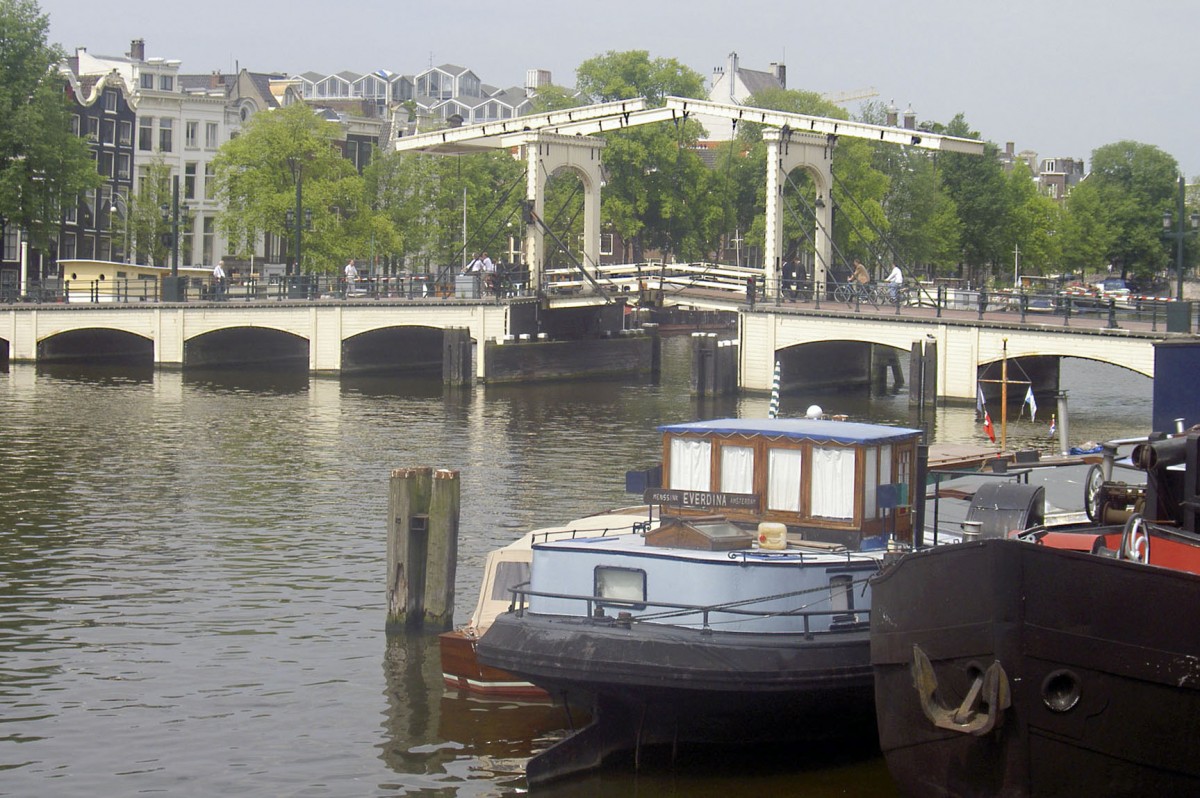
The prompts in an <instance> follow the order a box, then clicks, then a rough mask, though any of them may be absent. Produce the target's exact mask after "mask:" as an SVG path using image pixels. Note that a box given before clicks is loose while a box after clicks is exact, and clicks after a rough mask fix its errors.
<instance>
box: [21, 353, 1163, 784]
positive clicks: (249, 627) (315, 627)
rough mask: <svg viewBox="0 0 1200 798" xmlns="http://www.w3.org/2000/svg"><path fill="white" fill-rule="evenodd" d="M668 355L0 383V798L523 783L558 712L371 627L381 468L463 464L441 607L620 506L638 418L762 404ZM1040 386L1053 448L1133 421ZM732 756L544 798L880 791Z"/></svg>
mask: <svg viewBox="0 0 1200 798" xmlns="http://www.w3.org/2000/svg"><path fill="white" fill-rule="evenodd" d="M687 345H688V341H687V339H669V340H668V341H667V342H666V346H667V357H666V358H665V360H664V372H663V375H662V379H661V381H660V382H658V383H654V382H651V381H647V380H628V381H602V382H588V383H562V384H552V385H544V386H524V387H517V386H479V387H476V388H472V389H456V390H444V389H443V388H442V386H441V384H440V382H439V381H436V380H432V381H431V380H410V379H405V380H396V379H393V378H384V377H357V378H347V379H343V380H335V379H326V378H312V377H309V376H308V375H303V374H297V373H295V372H261V371H234V372H230V371H224V370H223V371H219V372H216V371H214V372H203V373H197V372H192V371H188V372H178V371H159V372H143V371H138V370H136V369H135V370H128V369H122V368H116V367H112V366H107V367H80V366H62V365H60V366H49V367H33V366H27V365H23V364H15V365H13V366H12V367H10V368H9V370H8V371H7V372H5V371H0V463H3V464H4V467H3V468H0V551H2V552H3V554H0V632H2V633H0V740H4V741H6V742H8V743H14V742H20V743H21V745H19V746H17V745H7V746H0V770H3V771H4V777H3V782H2V783H3V787H2V788H0V792H8V793H12V794H20V795H35V794H45V793H51V792H52V793H54V794H56V795H80V796H83V795H87V796H90V795H95V794H120V795H125V794H133V793H138V792H172V791H184V792H188V791H191V792H198V793H206V794H207V793H213V792H218V791H225V790H228V791H229V792H235V793H237V794H240V795H262V796H275V795H280V794H306V793H309V794H343V795H346V794H353V795H357V794H364V793H368V794H369V793H385V794H390V793H397V794H407V793H414V792H423V793H428V794H439V795H456V796H468V795H469V796H474V795H504V794H515V793H516V792H518V791H519V790H521V789H523V781H522V780H521V779H520V778H519V776H516V775H514V774H516V773H517V772H519V770H520V765H521V763H522V762H523V760H524V759H525V758H527V757H528V756H529V755H530V754H531V753H532V752H534V751H536V750H539V749H540V748H542V747H545V746H546V745H548V744H549V743H550V741H551V740H552V739H554V736H555V735H556V734H560V733H561V726H562V725H563V724H562V719H561V717H560V716H558V715H557V711H556V710H552V709H550V708H547V707H544V706H541V707H539V706H526V705H516V704H500V705H499V706H497V705H490V704H489V705H485V704H481V703H479V702H476V701H472V700H470V699H467V698H465V697H462V696H458V695H457V694H453V693H451V694H447V693H446V692H445V690H444V689H443V687H442V683H441V679H440V673H439V669H438V663H437V655H436V646H435V645H434V643H433V640H432V638H415V639H414V638H393V639H386V638H385V636H384V635H383V624H384V619H385V608H384V574H383V570H384V558H385V518H386V512H387V507H386V497H387V479H388V475H389V473H390V471H391V470H392V469H394V468H399V467H406V466H418V465H431V466H437V467H444V468H454V469H459V470H460V471H461V474H462V480H463V502H462V519H461V524H460V547H459V551H460V561H459V570H458V575H457V579H456V590H457V601H456V616H457V617H458V618H463V617H465V616H466V615H467V613H468V612H469V611H470V608H471V606H472V604H473V602H474V597H475V592H476V590H477V589H478V581H479V569H480V567H481V566H482V562H483V557H484V554H485V553H486V552H487V551H488V550H489V549H491V548H494V547H496V546H499V545H502V544H504V543H507V542H508V541H509V540H511V539H512V538H513V537H515V536H516V535H517V534H518V533H519V532H520V531H523V530H525V529H528V528H530V527H532V526H536V525H545V524H548V523H553V522H558V521H562V520H566V519H569V518H572V517H575V516H579V515H582V514H584V513H587V512H591V511H593V510H595V509H598V508H601V507H604V506H609V505H614V504H618V503H623V502H626V501H629V500H630V498H631V497H629V496H627V495H626V494H625V493H624V492H623V488H624V473H625V470H626V469H628V468H640V467H645V466H647V465H650V464H651V463H654V462H657V461H658V460H659V459H660V457H661V442H660V437H659V434H658V433H657V432H656V428H657V426H658V425H659V424H663V423H671V422H678V421H689V420H694V419H697V418H701V417H711V416H724V415H742V416H765V415H766V411H767V402H768V398H767V397H766V396H744V397H736V398H723V399H719V400H709V401H698V400H696V399H693V398H692V397H691V396H690V393H689V389H688V382H689V379H688V376H689V375H688V362H689V359H688V357H687ZM1071 368H1074V367H1071ZM1135 376H1136V375H1135ZM1063 382H1064V386H1065V387H1067V388H1068V389H1069V390H1070V392H1071V401H1072V406H1073V408H1076V409H1077V412H1076V415H1075V418H1073V419H1072V429H1073V430H1074V431H1075V435H1076V436H1077V439H1079V440H1084V439H1088V438H1093V439H1102V438H1104V437H1114V436H1115V435H1117V434H1120V435H1124V434H1129V433H1131V432H1134V431H1139V430H1141V429H1144V427H1145V425H1146V424H1148V422H1149V418H1150V411H1149V393H1150V392H1149V381H1148V380H1144V379H1143V378H1131V377H1130V376H1129V373H1128V372H1122V371H1121V370H1119V369H1111V368H1109V369H1104V368H1097V367H1095V366H1089V365H1086V364H1085V365H1084V366H1083V367H1081V368H1078V369H1075V370H1074V371H1072V370H1070V369H1068V368H1067V367H1064V378H1063ZM813 403H817V404H821V405H823V406H824V407H825V408H826V409H827V410H829V411H830V412H845V413H848V414H849V415H851V416H853V417H855V418H865V419H870V420H877V421H893V422H899V423H904V424H912V420H911V419H912V416H911V412H912V411H911V408H910V406H909V404H908V400H907V396H906V395H899V396H885V397H862V396H855V395H849V394H832V395H823V396H822V395H815V394H805V393H804V392H797V393H795V394H789V395H785V396H784V397H783V401H782V414H783V415H791V416H794V415H801V414H803V412H804V410H805V408H807V406H808V405H809V404H813ZM934 415H935V418H934V437H935V439H939V440H965V441H970V440H973V441H976V442H982V441H984V440H986V439H985V438H983V436H982V431H981V429H980V427H979V425H978V424H977V423H976V422H975V421H974V408H973V406H970V405H963V406H947V407H939V408H937V409H936V410H935V411H934ZM1048 418H1049V416H1048V411H1047V410H1046V409H1043V410H1040V411H1039V415H1038V420H1037V422H1036V423H1034V422H1031V421H1030V420H1029V419H1028V418H1027V417H1026V418H1023V419H1018V420H1016V421H1014V423H1013V425H1012V427H1011V428H1010V433H1009V434H1010V446H1012V445H1014V443H1015V444H1021V443H1022V442H1023V441H1026V440H1028V441H1029V442H1030V444H1034V443H1042V444H1046V443H1047V442H1048V438H1047V436H1046V434H1045V430H1046V426H1047V423H1048ZM1049 445H1051V446H1052V445H1053V444H1052V443H1051V444H1049ZM743 756H744V757H748V758H742V759H739V760H737V761H736V762H724V763H723V760H722V761H716V762H711V761H710V762H700V763H695V764H694V767H693V768H692V769H690V770H686V771H684V770H671V769H669V768H667V767H665V766H663V767H658V766H656V767H654V768H651V769H649V770H644V771H643V772H642V773H641V774H640V775H635V774H633V773H632V771H631V770H629V769H616V770H613V771H609V772H605V773H602V774H597V775H594V776H589V777H586V778H584V779H582V780H579V781H577V782H572V783H571V784H570V786H565V785H564V786H561V787H555V788H552V789H551V790H550V791H549V792H548V793H546V794H550V795H579V794H584V795H588V794H592V795H612V796H616V795H622V796H623V795H628V794H630V793H633V792H637V793H638V794H641V795H644V796H661V795H676V794H689V795H691V794H699V795H703V794H714V795H715V794H720V795H722V796H726V795H731V796H736V795H758V794H761V793H763V792H764V791H769V792H781V793H782V792H789V793H797V794H799V793H803V794H806V795H809V794H811V795H817V796H821V795H834V794H839V795H840V794H869V795H887V794H888V792H887V786H886V776H885V775H884V774H883V770H882V763H881V762H880V761H879V760H878V759H877V758H868V759H866V760H865V761H864V760H854V761H848V762H847V761H840V762H831V763H824V762H822V761H821V760H813V761H806V762H802V763H800V765H797V764H796V762H795V757H794V756H793V757H791V758H790V760H788V762H786V763H784V764H779V765H772V764H770V763H769V762H768V761H767V760H766V759H765V757H760V756H758V753H757V752H752V753H751V754H749V755H743ZM717 759H718V760H720V759H721V758H717ZM819 764H827V765H828V766H827V767H822V766H819ZM726 766H728V769H726ZM364 785H369V786H366V787H364Z"/></svg>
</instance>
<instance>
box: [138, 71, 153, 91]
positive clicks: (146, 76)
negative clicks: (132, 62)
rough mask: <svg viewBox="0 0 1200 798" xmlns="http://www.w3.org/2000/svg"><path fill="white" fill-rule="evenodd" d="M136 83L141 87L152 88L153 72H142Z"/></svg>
mask: <svg viewBox="0 0 1200 798" xmlns="http://www.w3.org/2000/svg"><path fill="white" fill-rule="evenodd" d="M138 85H140V86H141V87H142V88H143V89H153V88H154V73H152V72H143V73H142V75H141V78H140V81H139V84H138Z"/></svg>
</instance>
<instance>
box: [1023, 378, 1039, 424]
mask: <svg viewBox="0 0 1200 798" xmlns="http://www.w3.org/2000/svg"><path fill="white" fill-rule="evenodd" d="M1025 404H1027V405H1029V420H1030V421H1037V400H1036V399H1034V398H1033V386H1032V385H1030V386H1029V387H1028V388H1026V389H1025Z"/></svg>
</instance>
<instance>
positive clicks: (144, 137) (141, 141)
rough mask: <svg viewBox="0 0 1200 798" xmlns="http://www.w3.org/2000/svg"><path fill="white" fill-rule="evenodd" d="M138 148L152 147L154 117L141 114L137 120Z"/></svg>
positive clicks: (146, 148) (146, 149) (150, 148)
mask: <svg viewBox="0 0 1200 798" xmlns="http://www.w3.org/2000/svg"><path fill="white" fill-rule="evenodd" d="M138 149H139V150H143V151H149V150H152V149H154V117H152V116H143V117H142V118H141V119H139V120H138Z"/></svg>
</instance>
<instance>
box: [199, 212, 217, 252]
mask: <svg viewBox="0 0 1200 798" xmlns="http://www.w3.org/2000/svg"><path fill="white" fill-rule="evenodd" d="M216 221H217V220H216V219H214V218H213V217H211V216H205V217H204V222H203V224H202V227H201V229H202V230H203V233H204V234H203V237H202V238H201V240H200V262H201V263H216V259H215V258H213V243H214V242H215V241H216V240H217V225H216Z"/></svg>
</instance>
